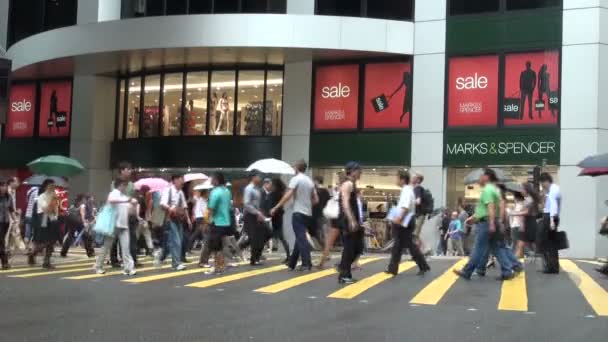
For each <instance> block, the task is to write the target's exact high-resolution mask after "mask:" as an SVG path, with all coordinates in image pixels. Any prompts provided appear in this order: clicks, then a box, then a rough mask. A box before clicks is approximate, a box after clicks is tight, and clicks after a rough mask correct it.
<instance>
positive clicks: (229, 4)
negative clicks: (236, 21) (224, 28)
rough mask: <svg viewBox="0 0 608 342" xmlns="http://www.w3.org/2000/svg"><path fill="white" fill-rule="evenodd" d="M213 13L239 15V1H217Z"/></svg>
mask: <svg viewBox="0 0 608 342" xmlns="http://www.w3.org/2000/svg"><path fill="white" fill-rule="evenodd" d="M213 5H214V6H213V13H238V11H239V0H215V2H214V4H213Z"/></svg>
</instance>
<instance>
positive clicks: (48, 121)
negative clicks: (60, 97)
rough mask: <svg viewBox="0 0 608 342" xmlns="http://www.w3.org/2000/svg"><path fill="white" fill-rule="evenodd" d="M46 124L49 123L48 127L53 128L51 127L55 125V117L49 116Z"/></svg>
mask: <svg viewBox="0 0 608 342" xmlns="http://www.w3.org/2000/svg"><path fill="white" fill-rule="evenodd" d="M46 125H47V127H48V128H51V127H53V126H54V125H55V121H53V119H51V118H49V119H48V120H47V121H46Z"/></svg>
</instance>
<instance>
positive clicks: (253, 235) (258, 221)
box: [243, 171, 270, 266]
mask: <svg viewBox="0 0 608 342" xmlns="http://www.w3.org/2000/svg"><path fill="white" fill-rule="evenodd" d="M249 178H250V180H249V185H247V186H246V187H245V191H244V193H243V202H244V203H243V209H244V212H245V217H244V223H243V229H244V230H245V232H247V235H248V236H249V241H250V244H251V258H250V259H249V262H250V264H251V266H255V265H259V264H260V261H261V257H262V252H263V251H264V244H265V243H266V238H267V237H268V236H270V234H269V232H268V229H267V228H266V216H264V214H263V212H262V193H261V192H260V185H261V184H262V178H261V177H260V173H259V172H258V171H253V172H252V174H251V176H250V177H249Z"/></svg>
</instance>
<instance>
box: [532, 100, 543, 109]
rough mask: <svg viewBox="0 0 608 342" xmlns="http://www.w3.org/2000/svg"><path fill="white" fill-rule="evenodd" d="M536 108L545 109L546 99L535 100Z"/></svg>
mask: <svg viewBox="0 0 608 342" xmlns="http://www.w3.org/2000/svg"><path fill="white" fill-rule="evenodd" d="M534 109H536V110H545V100H536V101H534Z"/></svg>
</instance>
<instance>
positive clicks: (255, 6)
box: [242, 0, 267, 13]
mask: <svg viewBox="0 0 608 342" xmlns="http://www.w3.org/2000/svg"><path fill="white" fill-rule="evenodd" d="M242 1H243V5H242V6H243V13H264V12H266V5H267V2H266V0H242Z"/></svg>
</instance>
